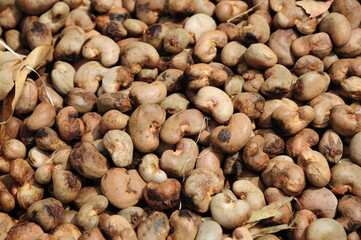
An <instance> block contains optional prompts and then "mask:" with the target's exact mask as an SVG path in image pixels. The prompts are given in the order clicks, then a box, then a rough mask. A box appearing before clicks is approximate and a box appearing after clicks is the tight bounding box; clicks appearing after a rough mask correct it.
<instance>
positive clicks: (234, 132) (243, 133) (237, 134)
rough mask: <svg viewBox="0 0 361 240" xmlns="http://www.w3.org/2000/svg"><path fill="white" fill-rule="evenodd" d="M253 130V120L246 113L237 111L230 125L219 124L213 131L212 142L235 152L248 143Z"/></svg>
mask: <svg viewBox="0 0 361 240" xmlns="http://www.w3.org/2000/svg"><path fill="white" fill-rule="evenodd" d="M251 132H252V127H251V120H250V119H249V118H248V117H247V116H246V115H245V114H244V113H235V114H233V115H232V117H231V119H230V120H229V123H228V126H218V127H216V128H215V129H214V130H213V131H212V133H211V142H212V144H213V146H215V147H217V148H218V149H220V150H222V151H224V152H226V153H234V152H237V151H239V150H240V149H241V148H242V147H244V145H246V143H247V142H248V139H249V137H250V136H251Z"/></svg>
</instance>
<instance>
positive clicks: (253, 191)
mask: <svg viewBox="0 0 361 240" xmlns="http://www.w3.org/2000/svg"><path fill="white" fill-rule="evenodd" d="M232 191H233V193H234V194H235V195H236V196H237V197H238V198H240V199H242V200H244V201H246V202H247V203H248V204H249V207H250V209H251V210H252V211H254V210H259V209H261V208H263V207H264V206H265V205H266V200H265V198H264V195H263V192H262V190H261V189H259V188H258V187H257V186H256V185H255V184H253V183H252V182H251V181H249V180H243V179H240V180H237V181H235V182H234V183H233V185H232Z"/></svg>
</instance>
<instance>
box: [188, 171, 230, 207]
mask: <svg viewBox="0 0 361 240" xmlns="http://www.w3.org/2000/svg"><path fill="white" fill-rule="evenodd" d="M223 186H224V176H223V174H222V173H220V172H215V171H213V170H209V169H205V168H197V169H194V170H193V171H191V172H190V173H189V175H188V177H187V178H186V180H185V181H184V185H183V188H182V193H183V195H184V197H185V204H186V205H187V206H188V207H189V208H190V209H193V210H196V211H198V212H201V213H204V212H207V211H208V210H209V205H210V202H211V200H212V195H214V194H217V193H219V192H221V191H222V188H223Z"/></svg>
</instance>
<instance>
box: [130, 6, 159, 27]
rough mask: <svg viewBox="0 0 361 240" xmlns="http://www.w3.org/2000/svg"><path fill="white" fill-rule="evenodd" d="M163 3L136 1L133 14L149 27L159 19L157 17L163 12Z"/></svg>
mask: <svg viewBox="0 0 361 240" xmlns="http://www.w3.org/2000/svg"><path fill="white" fill-rule="evenodd" d="M164 8H165V4H164V2H163V1H150V0H137V1H136V3H135V13H136V16H137V18H138V19H140V20H142V21H143V22H144V23H146V24H148V25H151V24H153V23H155V22H157V20H158V19H159V15H160V14H161V13H162V12H163V11H164V10H165V9H164Z"/></svg>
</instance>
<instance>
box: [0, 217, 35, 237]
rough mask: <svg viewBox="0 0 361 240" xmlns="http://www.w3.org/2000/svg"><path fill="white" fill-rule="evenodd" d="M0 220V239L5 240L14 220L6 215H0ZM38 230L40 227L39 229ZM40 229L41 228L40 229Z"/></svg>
mask: <svg viewBox="0 0 361 240" xmlns="http://www.w3.org/2000/svg"><path fill="white" fill-rule="evenodd" d="M0 219H1V223H2V224H1V227H0V232H1V233H0V237H1V238H2V239H5V238H6V236H7V235H8V232H9V231H10V229H11V228H12V227H13V226H14V225H15V224H16V223H15V219H13V218H12V217H10V216H9V214H7V213H3V212H1V213H0ZM39 228H40V227H39ZM40 229H41V228H40Z"/></svg>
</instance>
